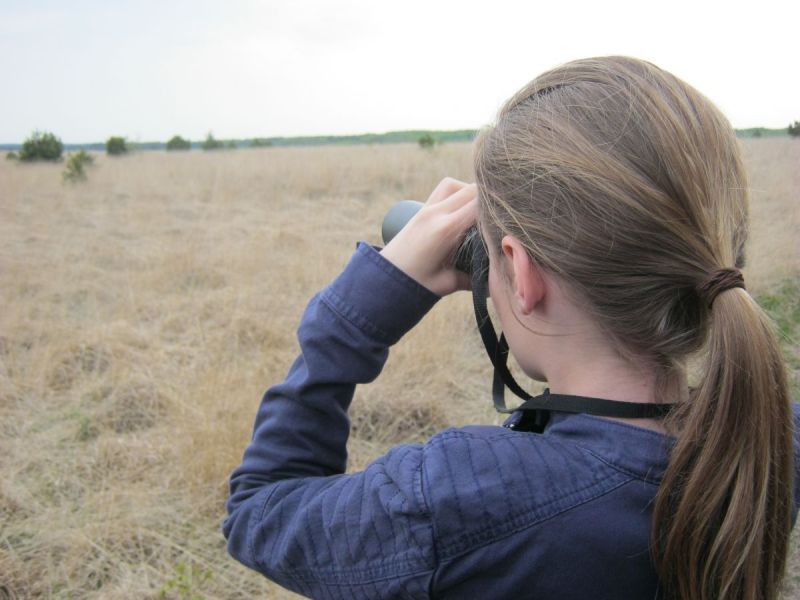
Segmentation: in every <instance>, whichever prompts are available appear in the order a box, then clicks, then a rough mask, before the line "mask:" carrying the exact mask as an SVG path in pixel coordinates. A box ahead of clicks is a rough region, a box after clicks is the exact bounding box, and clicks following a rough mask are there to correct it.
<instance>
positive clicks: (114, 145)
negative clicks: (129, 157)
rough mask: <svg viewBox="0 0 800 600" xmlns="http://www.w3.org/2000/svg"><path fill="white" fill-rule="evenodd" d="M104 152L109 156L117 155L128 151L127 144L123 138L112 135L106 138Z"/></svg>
mask: <svg viewBox="0 0 800 600" xmlns="http://www.w3.org/2000/svg"><path fill="white" fill-rule="evenodd" d="M106 152H108V154H110V155H111V156H119V155H121V154H126V153H127V152H128V144H127V143H126V142H125V138H123V137H117V136H112V137H110V138H108V139H107V140H106Z"/></svg>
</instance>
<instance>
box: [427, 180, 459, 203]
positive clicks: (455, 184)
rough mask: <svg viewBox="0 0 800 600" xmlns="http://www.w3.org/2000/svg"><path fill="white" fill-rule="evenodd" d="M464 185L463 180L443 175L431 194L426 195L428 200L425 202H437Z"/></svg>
mask: <svg viewBox="0 0 800 600" xmlns="http://www.w3.org/2000/svg"><path fill="white" fill-rule="evenodd" d="M466 185H467V183H466V182H464V181H459V180H458V179H454V178H453V177H445V178H444V179H442V180H441V181H440V182H439V184H438V185H437V186H436V187H435V188H434V190H433V192H431V195H430V196H429V197H428V202H426V204H437V203H439V202H441V201H442V200H445V199H446V198H448V197H450V196H451V195H453V194H455V193H456V192H457V191H459V190H460V189H461V188H463V187H464V186H466Z"/></svg>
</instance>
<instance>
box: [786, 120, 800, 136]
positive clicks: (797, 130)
mask: <svg viewBox="0 0 800 600" xmlns="http://www.w3.org/2000/svg"><path fill="white" fill-rule="evenodd" d="M788 131H789V135H790V136H792V137H797V136H799V135H800V121H795V122H794V123H792V124H791V125H789V127H788Z"/></svg>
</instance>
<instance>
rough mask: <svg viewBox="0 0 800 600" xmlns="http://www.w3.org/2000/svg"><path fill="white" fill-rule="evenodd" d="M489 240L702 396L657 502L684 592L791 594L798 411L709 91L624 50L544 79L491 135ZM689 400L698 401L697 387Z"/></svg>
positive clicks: (659, 540) (671, 574)
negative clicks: (734, 283) (693, 382)
mask: <svg viewBox="0 0 800 600" xmlns="http://www.w3.org/2000/svg"><path fill="white" fill-rule="evenodd" d="M475 174H476V179H477V183H478V189H479V197H480V202H481V221H482V226H483V228H484V230H485V231H486V232H487V233H488V236H487V237H488V238H489V239H493V240H500V239H501V238H502V236H503V235H506V234H510V235H513V236H515V237H517V238H518V239H519V240H520V241H522V243H523V244H525V246H526V248H527V250H528V252H529V253H530V255H531V257H532V258H533V259H534V260H535V261H536V262H537V263H538V264H539V265H541V266H542V267H543V268H545V269H548V270H550V271H552V272H553V273H555V274H557V275H558V276H559V277H561V278H562V279H563V280H564V281H565V282H566V283H567V284H568V286H569V287H570V288H571V289H572V290H573V291H574V292H575V294H576V296H577V297H578V298H579V299H580V300H581V301H583V302H584V303H585V306H586V307H587V308H588V309H589V310H591V311H592V314H593V315H594V316H595V318H596V321H597V323H598V324H599V325H600V326H601V327H602V328H603V329H604V330H605V331H606V332H607V333H608V334H609V336H610V338H611V339H612V340H614V342H615V344H616V346H617V347H618V349H619V351H620V352H621V353H623V355H626V356H630V357H632V358H633V357H635V359H636V360H638V361H646V363H647V364H649V365H651V366H652V369H653V371H654V372H655V373H656V381H657V400H659V401H662V402H670V401H675V400H676V399H678V398H680V397H681V394H680V390H679V389H678V388H679V387H680V386H682V382H684V381H685V377H684V374H685V368H686V367H685V365H686V363H687V360H688V359H690V358H691V357H693V356H696V355H698V353H699V351H701V350H703V352H704V354H703V355H704V357H705V361H704V364H705V370H704V375H703V376H702V379H701V382H700V384H699V385H698V388H697V389H696V391H695V393H693V394H692V395H691V397H690V398H689V400H688V401H686V400H684V401H682V402H681V403H680V404H679V406H678V409H677V410H676V411H674V414H673V415H672V417H671V420H670V422H669V423H668V426H669V427H670V429H671V430H672V431H673V432H675V434H676V436H677V441H676V444H675V446H674V447H673V449H672V451H671V454H670V461H669V466H668V468H667V471H666V473H665V475H664V478H663V480H662V483H661V486H660V488H659V491H658V495H657V497H656V501H655V508H654V514H653V527H652V544H651V547H652V550H653V559H654V564H655V566H656V570H657V572H658V574H659V578H660V582H661V587H662V590H663V592H664V594H665V597H667V598H681V599H683V600H694V599H697V600H711V599H712V598H713V599H718V598H743V599H748V600H749V599H772V598H776V597H777V594H778V590H779V587H780V582H781V578H782V576H783V571H784V567H785V562H786V554H787V549H788V539H789V533H790V527H791V506H792V474H793V470H792V469H793V466H792V462H793V457H792V411H791V406H790V402H789V397H788V390H787V383H786V375H785V371H784V366H783V362H782V358H781V353H780V350H779V347H778V344H777V341H776V339H775V336H774V334H773V331H772V327H771V323H770V322H769V320H768V318H767V317H766V316H765V315H764V313H763V312H762V311H761V309H760V308H759V306H758V305H757V304H756V302H755V301H754V300H753V299H752V298H751V297H750V295H749V294H748V293H747V292H746V291H745V290H743V289H739V288H736V289H729V290H727V291H725V292H724V293H721V294H720V295H719V296H718V297H716V299H715V300H713V306H709V302H708V300H709V298H708V297H707V296H706V295H705V293H704V289H705V287H704V286H705V285H706V284H707V282H708V279H709V277H710V276H712V275H713V274H714V273H715V272H718V271H719V270H720V269H725V268H734V267H741V266H743V263H744V243H745V240H746V237H747V205H748V195H747V181H746V175H745V170H744V167H743V164H742V160H741V156H740V149H739V144H738V141H737V139H736V137H735V133H734V131H733V129H732V127H731V125H730V123H729V122H728V121H727V119H726V118H725V117H724V116H723V115H722V114H721V112H720V111H719V110H718V109H717V108H716V107H715V106H714V105H713V104H712V103H711V102H710V101H709V100H708V99H707V98H705V97H704V96H703V95H702V94H700V93H699V92H698V91H697V90H695V89H694V88H692V87H691V86H689V85H688V84H686V83H685V82H683V81H682V80H680V79H678V78H677V77H675V76H673V75H671V74H670V73H667V72H665V71H664V70H662V69H660V68H658V67H656V66H655V65H653V64H651V63H648V62H645V61H642V60H638V59H634V58H630V57H624V56H610V57H601V58H590V59H585V60H577V61H573V62H570V63H567V64H565V65H562V66H560V67H557V68H555V69H553V70H551V71H548V72H546V73H544V74H543V75H541V76H539V77H537V78H536V79H535V80H533V81H532V82H531V83H529V84H528V85H527V86H525V87H524V88H523V89H521V90H520V91H519V92H518V93H517V94H516V95H514V97H512V98H511V99H510V100H509V101H508V102H507V103H506V104H505V105H504V106H503V108H502V109H501V111H500V113H499V115H498V118H497V122H496V123H495V124H494V125H493V126H491V127H489V128H486V129H484V130H482V131H481V133H480V134H479V136H478V138H477V140H476V145H475ZM684 396H685V394H684Z"/></svg>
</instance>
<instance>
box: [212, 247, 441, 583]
mask: <svg viewBox="0 0 800 600" xmlns="http://www.w3.org/2000/svg"><path fill="white" fill-rule="evenodd" d="M437 300H438V296H436V295H435V294H433V293H432V292H430V291H429V290H427V289H426V288H424V287H423V286H421V285H419V284H418V283H417V282H415V281H414V280H412V279H410V278H409V277H408V276H407V275H405V274H404V273H403V272H402V271H400V270H399V269H397V268H396V267H394V265H392V264H391V263H389V262H388V261H386V260H385V259H384V258H383V257H382V256H380V254H378V253H377V252H376V251H375V249H373V248H372V247H370V246H368V245H366V244H363V243H362V244H359V246H358V248H357V249H356V252H355V254H354V255H353V257H352V258H351V260H350V262H349V263H348V265H347V267H346V268H345V270H344V272H343V273H342V274H341V275H340V276H339V277H338V278H337V279H336V280H335V281H334V282H333V283H332V284H331V285H330V286H328V287H327V288H325V289H324V290H323V291H322V292H320V293H319V294H317V295H316V296H315V297H314V298H313V299H312V300H311V302H310V303H309V305H308V307H307V309H306V311H305V313H304V316H303V319H302V322H301V324H300V327H299V330H298V338H299V341H300V349H301V353H300V356H299V357H298V358H297V360H296V361H295V362H294V364H293V365H292V367H291V369H290V371H289V374H288V376H287V378H286V380H285V381H284V382H283V383H281V384H278V385H276V386H273V387H272V388H270V389H269V390H268V391H267V393H266V394H265V396H264V398H263V400H262V402H261V405H260V407H259V409H258V413H257V416H256V422H255V427H254V432H253V437H252V441H251V443H250V445H249V446H248V447H247V449H246V450H245V453H244V458H243V460H242V464H241V465H240V466H239V467H237V468H236V469H235V471H234V472H233V474H232V475H231V478H230V497H229V499H228V502H227V505H226V508H227V511H228V518H227V519H226V520H225V522H224V524H223V532H224V534H225V537H226V538H227V540H228V548H229V551H230V553H231V554H232V555H233V556H234V557H235V558H237V559H238V560H240V561H241V562H243V563H244V564H246V565H248V566H249V567H251V568H253V569H256V570H257V571H259V572H261V573H263V574H264V575H265V576H267V577H268V578H270V579H272V580H274V581H276V582H277V583H279V584H281V585H283V586H284V587H287V588H289V589H292V590H294V591H296V592H299V593H301V594H305V595H308V596H313V597H325V598H329V597H330V598H339V597H347V598H361V597H364V598H382V597H403V598H421V597H427V587H428V584H429V579H430V574H431V573H432V571H433V567H434V557H433V540H432V531H431V523H430V516H429V511H428V508H427V506H426V504H425V500H424V497H423V494H422V482H421V467H422V455H423V448H422V446H419V445H406V446H399V447H397V448H394V449H393V450H392V451H390V452H389V453H388V454H386V455H385V456H383V457H381V458H379V459H378V460H376V461H374V462H373V463H372V464H370V465H369V466H368V467H367V468H366V469H365V470H364V471H363V472H360V473H355V474H349V475H345V474H344V471H345V468H346V461H347V453H346V442H347V438H348V434H349V429H350V423H349V419H348V417H347V409H348V406H349V404H350V401H351V400H352V397H353V392H354V390H355V385H356V384H357V383H366V382H369V381H372V380H373V379H375V377H377V375H378V374H379V373H380V371H381V369H382V367H383V365H384V363H385V361H386V358H387V355H388V349H389V346H391V345H392V344H394V343H395V342H397V341H398V340H399V339H400V337H401V336H402V335H403V334H404V333H405V332H406V331H408V330H409V329H411V328H412V327H413V326H414V325H415V324H416V323H417V322H418V321H419V320H420V319H421V318H422V317H423V316H424V314H425V313H426V312H427V311H428V310H429V309H430V308H431V307H432V306H433V304H434V303H435V302H436V301H437Z"/></svg>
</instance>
